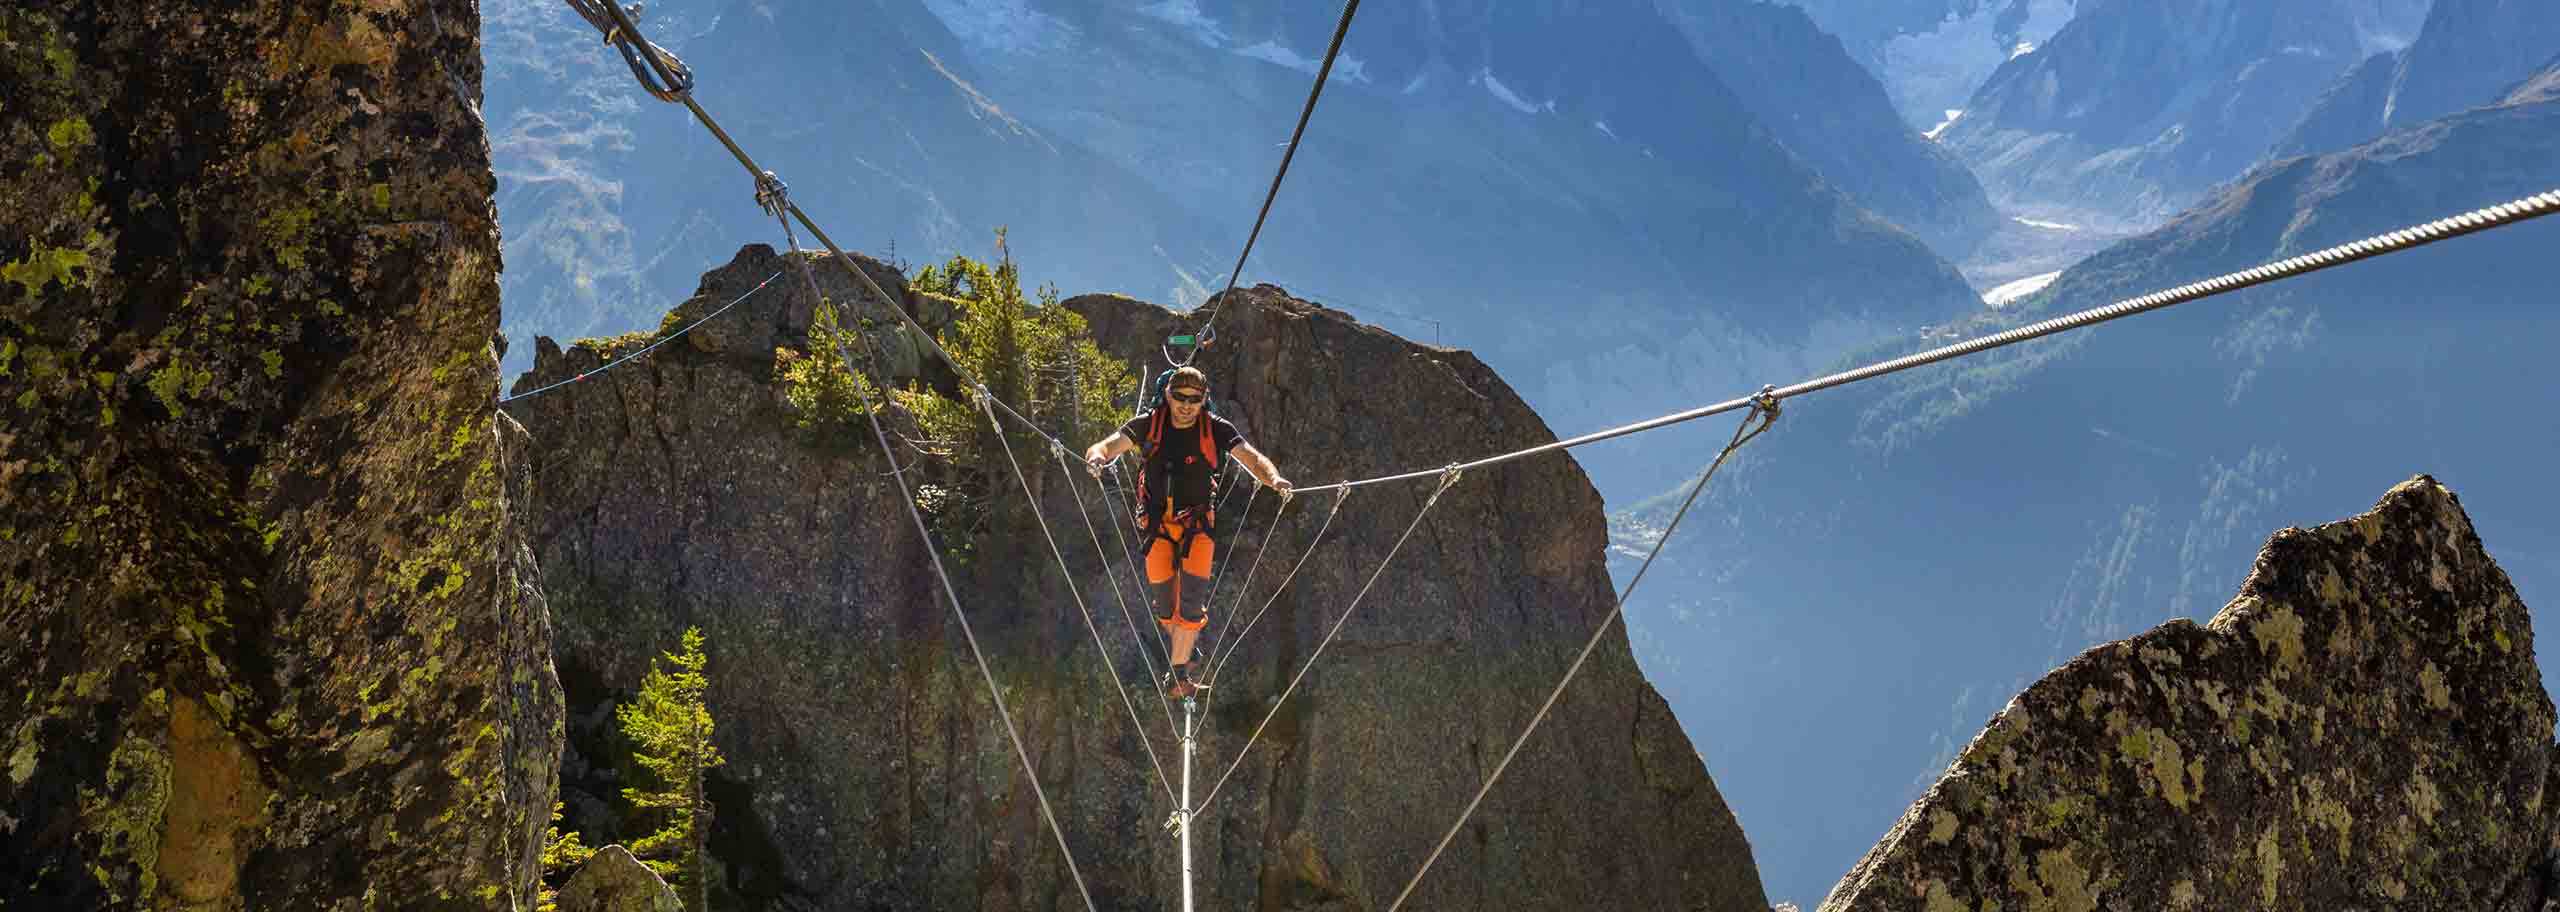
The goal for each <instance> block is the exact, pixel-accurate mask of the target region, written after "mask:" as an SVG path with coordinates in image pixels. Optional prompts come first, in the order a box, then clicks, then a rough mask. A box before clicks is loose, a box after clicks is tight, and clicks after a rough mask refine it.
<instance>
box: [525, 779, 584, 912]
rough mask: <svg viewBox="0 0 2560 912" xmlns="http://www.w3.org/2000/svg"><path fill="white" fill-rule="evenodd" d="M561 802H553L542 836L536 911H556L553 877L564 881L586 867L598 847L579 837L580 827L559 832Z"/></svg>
mask: <svg viewBox="0 0 2560 912" xmlns="http://www.w3.org/2000/svg"><path fill="white" fill-rule="evenodd" d="M560 808H561V802H558V801H554V802H551V827H550V828H549V829H548V830H546V831H544V833H543V836H542V891H541V893H540V894H539V895H538V896H537V897H536V898H535V901H534V909H535V912H554V910H556V909H558V908H559V907H560V906H559V904H560V893H559V891H558V890H555V889H553V887H552V884H553V882H554V881H557V882H560V883H561V884H563V885H565V884H566V883H567V882H568V879H569V878H570V877H573V876H575V875H576V874H577V873H578V869H579V868H580V867H584V866H585V865H586V863H587V859H588V858H591V857H593V856H594V855H595V854H596V850H594V849H590V848H587V846H586V843H584V842H581V841H579V839H578V831H576V830H570V831H568V832H566V833H563V832H560Z"/></svg>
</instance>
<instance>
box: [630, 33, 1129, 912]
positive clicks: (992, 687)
mask: <svg viewBox="0 0 2560 912" xmlns="http://www.w3.org/2000/svg"><path fill="white" fill-rule="evenodd" d="M606 2H607V4H608V5H610V3H611V0H606ZM614 9H615V14H616V15H617V16H618V15H620V12H621V11H620V8H619V7H615V8H614ZM786 194H787V191H786V190H785V189H784V188H783V187H782V186H781V182H780V181H774V180H771V177H770V175H766V176H765V180H764V182H761V183H760V184H759V185H758V187H757V194H756V195H757V201H758V202H759V203H760V204H762V205H763V206H764V208H765V211H767V212H770V213H772V214H773V215H774V217H775V218H776V220H778V221H781V222H782V234H783V237H784V239H785V240H786V241H787V242H788V243H789V244H790V246H791V252H792V254H794V255H793V256H792V257H791V259H792V261H793V262H795V263H797V264H799V266H800V277H801V278H802V279H803V280H805V281H807V282H808V285H809V293H810V294H811V295H812V296H813V297H816V298H817V300H818V304H819V306H827V302H826V296H825V294H824V293H823V292H822V291H821V290H820V289H819V287H818V275H817V272H816V271H815V270H813V269H811V268H810V266H809V261H808V260H807V259H805V258H802V257H800V256H798V255H797V254H798V253H799V252H800V237H799V235H798V234H796V233H794V232H793V231H792V230H791V222H790V220H788V219H783V218H781V216H782V212H783V210H785V209H788V208H789V207H790V205H791V204H790V200H789V198H788V197H787V195H786ZM795 211H796V210H795ZM851 335H853V336H855V337H857V338H860V339H861V340H862V347H863V352H864V354H865V356H866V357H867V358H868V359H869V361H870V363H871V365H872V366H873V367H875V368H881V367H882V366H883V365H885V364H886V363H887V361H886V359H884V358H882V357H881V355H880V352H879V350H878V349H877V347H875V346H874V345H873V343H872V341H871V335H870V334H869V333H864V332H855V333H852V334H851ZM835 349H836V357H837V359H838V360H841V361H843V362H844V366H845V371H846V372H847V373H849V374H853V375H855V376H868V377H870V378H871V381H872V382H871V386H872V387H873V390H874V391H875V392H877V393H879V396H880V402H879V404H878V405H874V404H872V403H871V402H868V401H865V402H864V403H863V404H862V405H863V408H862V416H863V418H864V420H866V421H868V422H869V423H870V425H871V436H872V437H873V438H874V439H876V440H878V441H879V443H880V456H881V458H883V459H887V460H888V461H889V475H890V477H892V478H895V479H897V483H898V502H899V503H901V504H903V505H905V506H906V508H907V518H908V519H909V520H910V521H912V522H914V523H915V527H916V537H917V538H918V539H919V540H921V541H922V542H923V543H924V551H925V556H927V557H930V558H932V559H933V575H934V578H935V579H938V580H940V581H941V583H942V594H943V596H944V597H945V598H946V599H948V600H949V601H950V603H951V615H952V616H953V617H956V618H958V619H959V620H960V635H961V637H962V638H964V639H966V640H967V641H968V643H969V654H970V655H971V656H972V657H974V658H976V659H977V660H978V675H979V676H980V677H981V678H983V679H984V680H985V681H986V684H987V696H988V697H989V698H990V699H992V700H994V701H995V706H996V717H997V718H998V719H1001V720H1003V722H1004V733H1005V737H1006V738H1008V739H1010V740H1011V741H1012V743H1013V755H1014V757H1015V758H1016V759H1019V760H1021V761H1022V773H1023V778H1024V779H1026V780H1029V781H1030V783H1031V794H1032V795H1033V796H1034V797H1036V798H1038V799H1039V801H1040V816H1041V819H1042V820H1043V821H1045V822H1047V823H1048V824H1049V834H1050V835H1051V836H1053V837H1056V838H1057V840H1058V856H1059V858H1061V859H1063V860H1064V861H1065V862H1066V864H1067V876H1068V877H1069V878H1070V879H1072V880H1073V881H1074V882H1075V885H1076V896H1077V898H1079V899H1082V900H1084V907H1085V912H1097V910H1096V909H1095V907H1094V904H1093V894H1092V892H1091V891H1089V890H1086V889H1085V885H1084V874H1083V872H1081V871H1078V870H1076V856H1075V852H1074V851H1073V850H1072V849H1069V848H1068V847H1067V832H1066V830H1065V829H1063V828H1061V827H1060V826H1059V825H1058V813H1057V811H1056V810H1054V809H1052V808H1051V807H1050V806H1049V792H1048V789H1046V788H1044V787H1042V786H1041V785H1040V768H1039V767H1038V766H1035V765H1033V764H1032V762H1031V752H1030V751H1029V750H1027V749H1025V748H1024V747H1023V746H1022V731H1021V730H1020V729H1018V728H1016V727H1015V726H1014V724H1013V711H1012V710H1010V709H1007V708H1006V707H1005V704H1004V689H1003V688H1001V687H998V686H996V674H995V670H994V668H992V667H991V666H989V665H988V664H987V654H986V651H985V650H983V649H980V648H979V647H978V633H977V631H976V630H975V629H973V628H971V627H970V626H969V612H968V611H966V610H965V609H962V608H961V607H960V590H959V588H958V587H955V586H953V585H952V584H951V574H950V572H949V571H947V570H945V569H944V568H943V566H942V549H940V548H937V547H934V543H933V532H932V531H931V530H930V529H928V528H927V527H926V526H925V522H924V513H923V512H922V511H920V510H918V509H917V508H916V497H915V491H914V490H913V489H911V488H910V487H908V485H907V474H906V469H905V468H904V467H903V466H900V465H899V464H898V453H897V450H896V449H895V448H892V447H891V446H890V445H889V432H888V431H887V430H884V429H883V428H881V426H880V411H881V410H883V409H886V408H888V407H889V387H888V385H887V382H886V381H887V376H886V370H885V368H883V369H882V370H878V371H864V370H860V369H858V368H857V367H855V365H854V362H853V355H852V353H851V352H848V351H846V350H845V345H844V338H843V336H842V335H839V336H837V337H836V339H835ZM866 398H867V397H866ZM1108 658H1109V657H1108V656H1105V660H1106V661H1108ZM1114 677H1115V679H1116V677H1117V676H1116V675H1115V676H1114ZM1138 734H1139V740H1141V741H1145V740H1146V732H1145V731H1144V729H1143V728H1142V729H1141V730H1140V731H1139V733H1138ZM1148 750H1149V753H1150V756H1152V755H1153V751H1154V745H1153V744H1152V743H1149V746H1148ZM1158 775H1159V776H1161V775H1162V771H1161V770H1159V771H1158Z"/></svg>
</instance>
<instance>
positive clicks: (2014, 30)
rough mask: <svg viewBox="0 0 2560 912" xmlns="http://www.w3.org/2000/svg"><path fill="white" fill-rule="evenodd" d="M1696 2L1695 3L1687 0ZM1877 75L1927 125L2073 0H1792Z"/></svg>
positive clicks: (1899, 104) (2047, 31)
mask: <svg viewBox="0 0 2560 912" xmlns="http://www.w3.org/2000/svg"><path fill="white" fill-rule="evenodd" d="M1691 5H1696V4H1691ZM1791 5H1793V6H1797V7H1801V8H1802V9H1803V10H1804V11H1805V13H1806V14H1807V15H1810V16H1812V17H1813V21H1814V22H1815V23H1816V24H1819V25H1820V26H1822V29H1823V31H1826V32H1829V33H1831V34H1834V35H1837V36H1839V37H1840V40H1841V42H1842V43H1843V44H1844V45H1846V46H1847V48H1848V50H1849V52H1850V53H1851V54H1852V55H1854V56H1855V57H1856V58H1857V59H1858V60H1859V61H1860V62H1862V63H1864V64H1865V65H1866V66H1867V67H1868V68H1869V69H1870V70H1872V71H1874V73H1875V74H1876V77H1877V78H1878V79H1881V80H1883V82H1884V86H1885V89H1886V90H1887V92H1889V93H1890V94H1891V96H1892V98H1893V105H1894V108H1895V110H1897V111H1900V112H1901V113H1902V116H1903V118H1904V119H1905V120H1906V121H1907V122H1908V123H1910V125H1911V126H1913V127H1914V128H1916V129H1921V130H1927V129H1929V128H1931V127H1933V126H1936V125H1937V124H1939V123H1941V122H1943V121H1945V120H1946V119H1947V118H1948V116H1949V115H1950V113H1951V112H1952V111H1954V110H1956V109H1961V108H1963V107H1964V102H1965V99H1967V98H1970V97H1972V95H1973V90H1974V89H1975V88H1977V87H1980V86H1981V85H1982V82H1983V80H1985V79H1987V78H1989V77H1990V76H1991V71H1992V70H1995V69H1998V68H1999V66H2000V64H2001V63H2003V62H2005V61H2007V60H2008V59H2009V58H2011V57H2015V56H2018V55H2019V54H2022V53H2025V52H2026V51H2028V50H2032V49H2033V48H2035V47H2036V46H2037V45H2041V44H2043V43H2044V42H2045V40H2046V39H2049V38H2051V37H2053V33H2054V32H2055V31H2056V30H2059V29H2060V28H2062V25H2063V23H2065V22H2069V21H2070V20H2071V16H2072V13H2073V11H2074V8H2075V7H2076V6H2078V5H2079V4H2078V2H2077V0H1796V2H1794V3H1792V4H1791Z"/></svg>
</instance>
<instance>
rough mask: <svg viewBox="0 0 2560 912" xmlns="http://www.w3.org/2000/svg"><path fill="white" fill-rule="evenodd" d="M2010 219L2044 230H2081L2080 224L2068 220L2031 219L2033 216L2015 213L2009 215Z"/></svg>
mask: <svg viewBox="0 0 2560 912" xmlns="http://www.w3.org/2000/svg"><path fill="white" fill-rule="evenodd" d="M2009 220H2010V221H2012V222H2016V223H2018V224H2021V225H2025V226H2027V227H2029V228H2042V229H2044V230H2046V231H2078V230H2080V226H2078V225H2074V224H2071V223H2068V222H2048V221H2045V220H2043V219H2031V218H2028V217H2026V216H2023V215H2013V216H2010V217H2009Z"/></svg>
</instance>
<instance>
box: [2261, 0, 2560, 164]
mask: <svg viewBox="0 0 2560 912" xmlns="http://www.w3.org/2000/svg"><path fill="white" fill-rule="evenodd" d="M2554 54H2560V5H2555V4H2551V3H2541V2H2531V0H2437V2H2436V3H2435V4H2434V5H2433V6H2432V7H2431V8H2429V9H2428V11H2427V18H2426V24H2425V26H2424V28H2423V29H2421V30H2420V31H2419V33H2418V38H2417V40H2416V41H2415V42H2414V43H2411V44H2410V45H2409V46H2408V47H2407V48H2406V49H2404V50H2397V51H2387V52H2384V53H2380V54H2376V55H2374V56H2372V57H2369V58H2366V60H2365V61H2364V62H2363V63H2361V64H2359V65H2357V67H2356V69H2355V70H2354V71H2353V72H2351V73H2348V74H2347V75H2346V76H2344V77H2342V78H2340V79H2339V80H2338V82H2337V83H2335V84H2333V85H2331V86H2330V87H2329V89H2328V90H2327V91H2326V92H2324V93H2323V94H2322V95H2321V97H2320V99H2319V101H2318V103H2316V104H2314V105H2313V106H2312V109H2311V110H2310V111H2309V112H2308V113H2306V114H2304V115H2303V117H2302V120H2301V121H2300V122H2299V123H2296V124H2295V125H2294V126H2293V129H2292V131H2291V132H2290V133H2289V134H2288V135H2287V136H2286V137H2285V138H2284V139H2283V140H2281V141H2279V142H2278V143H2277V144H2276V145H2275V147H2274V148H2273V149H2271V150H2269V151H2268V156H2269V157H2270V158H2284V157H2287V156H2293V155H2302V154H2305V153H2314V152H2330V151H2335V150H2338V149H2343V148H2346V147H2348V146H2352V145H2355V144H2357V143H2360V142H2363V141H2365V140H2368V139H2371V138H2373V137H2374V136H2376V135H2379V134H2381V133H2382V132H2383V131H2385V130H2388V129H2391V128H2393V127H2398V126H2406V125H2409V124H2414V123H2421V122H2424V121H2427V120H2430V119H2433V118H2437V117H2442V116H2444V115H2446V114H2451V113H2453V112H2455V111H2460V110H2463V109H2465V108H2470V107H2473V106H2476V105H2480V104H2483V103H2486V102H2487V101H2488V100H2490V99H2493V98H2496V97H2498V95H2499V94H2501V93H2502V92H2503V91H2504V90H2505V89H2506V88H2508V87H2509V86H2512V85H2514V84H2515V83H2516V82H2517V81H2518V80H2521V79H2524V78H2525V77H2526V76H2528V75H2531V74H2532V73H2533V72H2534V71H2535V70H2536V69H2538V68H2540V67H2542V66H2544V65H2546V64H2548V63H2550V62H2551V61H2552V60H2553V55H2554Z"/></svg>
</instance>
